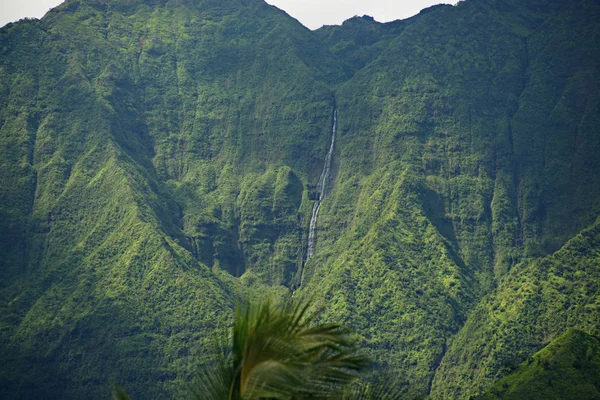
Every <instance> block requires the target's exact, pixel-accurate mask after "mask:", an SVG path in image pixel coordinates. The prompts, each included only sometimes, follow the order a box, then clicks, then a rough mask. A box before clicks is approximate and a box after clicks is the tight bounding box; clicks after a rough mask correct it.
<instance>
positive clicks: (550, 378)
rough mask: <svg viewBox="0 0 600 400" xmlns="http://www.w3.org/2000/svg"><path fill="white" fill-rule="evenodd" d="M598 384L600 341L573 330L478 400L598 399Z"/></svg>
mask: <svg viewBox="0 0 600 400" xmlns="http://www.w3.org/2000/svg"><path fill="white" fill-rule="evenodd" d="M599 382H600V340H598V338H596V337H593V336H590V335H588V334H586V333H584V332H582V331H579V330H576V329H570V330H568V331H567V332H566V333H565V334H564V335H562V336H560V337H559V338H557V339H555V340H553V341H552V342H551V343H550V344H549V345H548V346H546V347H544V348H543V349H542V350H540V351H539V352H537V353H536V354H535V355H534V356H533V357H531V358H529V359H528V360H527V361H526V362H524V363H523V364H521V365H520V366H519V368H518V369H517V370H516V371H514V372H512V373H510V374H509V375H507V376H506V377H504V378H503V379H501V380H500V381H499V382H497V383H495V384H494V385H493V386H492V387H491V388H490V389H489V390H488V391H487V392H486V393H485V394H484V395H483V396H481V397H478V399H482V400H484V399H490V400H491V399H542V398H543V399H549V400H550V399H568V398H571V399H597V398H600V386H599Z"/></svg>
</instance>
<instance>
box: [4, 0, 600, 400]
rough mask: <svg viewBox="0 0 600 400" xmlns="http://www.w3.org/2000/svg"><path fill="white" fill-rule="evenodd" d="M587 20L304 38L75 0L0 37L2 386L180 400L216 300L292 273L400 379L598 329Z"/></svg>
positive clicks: (512, 16)
mask: <svg viewBox="0 0 600 400" xmlns="http://www.w3.org/2000/svg"><path fill="white" fill-rule="evenodd" d="M599 15H600V5H599V4H598V3H597V2H594V1H590V0H577V1H567V0H535V1H526V0H503V1H497V0H465V1H461V2H459V3H458V4H457V5H456V6H450V5H440V6H435V7H432V8H430V9H427V10H424V11H423V12H421V13H420V14H419V15H417V16H415V17H413V18H410V19H408V20H405V21H396V22H392V23H388V24H380V23H377V22H375V21H373V20H372V19H371V18H369V17H356V18H353V19H351V20H349V21H347V22H345V23H344V24H343V25H342V26H339V27H324V28H322V29H320V30H317V31H314V32H311V31H309V30H308V29H306V28H304V27H303V26H301V25H300V24H299V23H298V22H297V21H295V20H293V19H292V18H290V17H289V16H287V15H286V14H285V13H283V12H281V11H280V10H278V9H276V8H275V7H272V6H269V5H267V4H266V3H264V2H263V1H262V0H127V1H125V0H67V1H66V2H65V3H64V4H62V5H61V6H60V7H58V8H56V9H54V10H52V11H51V12H49V13H48V14H47V15H46V16H45V17H44V18H43V19H42V20H39V21H37V20H27V21H21V22H19V23H15V24H9V25H8V26H6V27H4V28H2V29H0V351H1V352H2V354H3V357H2V359H1V360H0V397H2V398H48V399H53V398H57V399H58V398H60V399H64V398H88V397H91V398H102V397H106V396H107V395H108V391H109V389H108V385H107V382H108V381H109V380H111V379H113V380H115V381H117V382H119V384H121V385H123V386H124V387H126V388H127V390H128V392H129V394H131V396H132V398H140V399H141V398H172V397H180V396H182V395H183V393H182V392H181V391H182V390H184V389H182V388H185V387H186V385H185V383H186V382H190V381H191V380H192V379H193V377H194V376H195V373H196V372H197V371H198V369H201V368H202V367H203V366H206V365H208V364H210V363H211V360H212V359H213V356H214V354H213V353H212V351H211V350H210V349H211V348H212V338H214V337H215V336H218V335H219V333H220V332H219V329H220V327H222V326H227V325H228V324H231V323H232V317H233V310H234V307H235V293H244V294H245V295H247V296H249V297H252V296H254V295H255V294H256V293H261V294H262V293H263V292H267V291H268V292H274V293H279V294H284V293H287V292H289V291H290V290H291V289H292V288H297V287H298V285H299V284H300V274H301V271H302V270H303V271H304V279H303V286H302V287H301V288H300V289H298V291H297V294H296V295H306V296H310V295H312V296H314V298H315V299H316V300H317V303H321V304H325V305H326V307H325V308H324V311H323V313H322V314H321V315H320V316H319V317H318V320H317V321H315V322H318V323H328V322H331V321H336V322H340V323H342V324H343V325H345V326H348V327H350V328H351V329H353V330H354V331H356V333H357V334H358V340H359V341H360V343H361V345H362V346H363V347H364V348H366V349H368V352H369V354H370V356H371V357H372V358H373V359H374V360H375V362H376V368H379V369H380V370H382V371H383V370H386V371H388V373H389V374H391V375H392V376H394V377H401V378H402V379H401V382H400V383H402V385H401V386H402V388H403V390H404V394H406V395H407V396H417V395H423V394H429V395H431V397H433V398H467V397H469V396H472V395H477V394H479V393H482V392H483V391H485V390H486V389H487V388H489V387H490V385H492V384H493V383H494V382H495V381H496V380H498V379H500V378H502V377H503V376H504V375H506V374H507V373H509V372H511V371H512V370H513V369H514V368H515V367H516V366H518V365H519V364H520V363H521V362H523V361H526V360H527V359H528V357H530V356H531V355H532V354H533V353H535V352H536V351H538V350H540V349H541V348H542V347H543V346H545V345H547V344H548V343H549V342H550V341H551V340H553V339H554V338H556V337H558V336H559V335H561V334H562V333H563V332H564V331H565V330H566V329H568V328H578V329H581V330H583V331H585V332H587V333H588V334H592V335H599V334H600V327H599V326H598V318H597V315H598V304H600V294H599V288H598V282H599V277H598V274H599V268H600V262H599V254H598V252H599V251H600V245H599V243H598V240H599V239H598V237H599V236H598V233H597V232H598V229H599V227H598V222H597V221H596V220H597V218H598V216H599V215H600V175H599V174H598V171H600V157H598V155H599V154H600V135H598V131H599V129H600V117H599V116H600V95H599V94H600V81H599V80H598V76H600V61H599V60H600V54H599V52H600V49H599V47H598V46H597V43H598V42H600V39H599V38H598V32H600V22H599V21H600V18H599ZM335 108H336V109H337V113H338V114H337V115H338V137H337V140H336V146H335V152H334V158H333V162H334V174H333V175H334V176H333V179H332V181H331V182H330V184H329V190H328V193H327V197H326V198H325V199H324V200H323V202H322V205H321V210H320V214H319V220H318V233H317V251H316V253H315V255H314V257H312V258H311V259H310V260H309V261H307V262H306V263H304V254H305V250H306V249H305V247H306V236H307V228H308V224H309V219H310V214H311V209H312V205H313V202H314V200H315V185H316V183H317V180H318V178H319V174H320V173H321V168H322V166H323V159H324V157H325V154H326V152H327V149H328V146H329V143H330V140H331V128H332V117H333V110H334V109H335Z"/></svg>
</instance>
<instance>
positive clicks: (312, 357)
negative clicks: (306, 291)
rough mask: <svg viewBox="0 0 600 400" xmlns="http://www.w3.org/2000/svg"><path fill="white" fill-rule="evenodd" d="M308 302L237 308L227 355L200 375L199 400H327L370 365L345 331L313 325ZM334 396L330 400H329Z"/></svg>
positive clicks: (196, 392) (339, 327)
mask: <svg viewBox="0 0 600 400" xmlns="http://www.w3.org/2000/svg"><path fill="white" fill-rule="evenodd" d="M309 307H310V303H309V302H307V303H305V304H301V303H299V302H293V301H291V300H290V301H286V302H284V303H283V304H279V305H276V304H274V303H273V301H272V300H271V299H267V300H265V301H264V302H262V303H257V304H252V303H246V304H240V303H238V306H237V307H236V311H235V320H234V325H233V329H232V330H233V332H232V344H231V350H230V353H229V354H228V355H226V356H224V357H222V359H221V360H219V361H218V362H217V363H216V366H215V368H213V369H210V370H206V371H204V372H203V373H201V374H200V377H199V380H198V382H197V384H195V385H194V386H193V388H192V392H193V395H194V397H195V398H197V399H203V400H225V399H227V400H249V399H289V400H296V399H327V398H329V399H331V398H334V397H335V398H341V396H342V391H343V389H344V387H345V386H346V385H347V384H349V383H351V382H353V381H355V380H356V379H357V378H358V375H357V373H358V372H359V371H361V370H362V369H364V368H365V366H366V365H367V364H368V359H367V357H366V356H364V355H362V354H360V353H359V352H358V349H357V346H356V344H355V341H354V340H353V339H352V337H351V335H350V332H349V330H348V329H347V328H345V327H343V326H342V325H339V324H315V318H316V316H317V314H318V313H317V312H309ZM332 396H334V397H332Z"/></svg>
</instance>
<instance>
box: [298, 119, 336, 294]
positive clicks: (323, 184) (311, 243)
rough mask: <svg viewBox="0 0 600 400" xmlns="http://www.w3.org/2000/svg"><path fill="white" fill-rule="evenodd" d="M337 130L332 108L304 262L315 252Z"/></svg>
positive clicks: (301, 279) (302, 276) (301, 278)
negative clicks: (328, 140)
mask: <svg viewBox="0 0 600 400" xmlns="http://www.w3.org/2000/svg"><path fill="white" fill-rule="evenodd" d="M336 130H337V109H334V110H333V128H332V132H331V144H330V145H329V151H328V152H327V155H326V156H325V163H324V165H323V172H321V177H320V178H319V182H318V183H317V196H318V197H317V200H316V201H315V203H314V204H313V208H312V214H311V216H310V224H309V225H308V247H307V250H306V259H305V260H304V262H306V261H308V259H309V258H311V257H312V256H313V254H315V247H316V243H317V219H318V218H319V210H320V209H321V201H323V198H324V197H325V194H326V190H327V183H328V182H329V180H330V179H331V161H332V158H333V148H334V146H335V133H336ZM304 262H303V263H302V271H301V273H300V287H301V286H302V282H303V281H304Z"/></svg>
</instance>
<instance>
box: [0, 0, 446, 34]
mask: <svg viewBox="0 0 600 400" xmlns="http://www.w3.org/2000/svg"><path fill="white" fill-rule="evenodd" d="M62 2H63V1H62V0H0V26H4V25H6V24H7V23H9V22H14V21H18V20H19V19H21V18H25V17H30V18H31V17H33V18H41V17H43V16H44V14H46V12H48V10H49V9H50V8H52V7H56V6H57V5H59V4H60V3H62ZM443 2H444V0H411V1H405V0H267V3H269V4H273V5H274V6H277V7H279V8H281V9H282V10H285V11H286V12H287V13H288V14H289V15H291V16H292V17H294V18H296V19H297V20H298V21H300V22H301V23H302V24H304V25H305V26H307V27H309V28H310V29H317V28H319V27H321V26H323V25H339V24H341V23H342V22H343V21H345V20H347V19H348V18H351V17H353V16H355V15H359V16H362V15H365V14H366V15H370V16H372V17H374V18H375V20H377V21H379V22H388V21H393V20H395V19H404V18H408V17H411V16H413V15H415V14H417V13H418V12H419V11H420V10H422V9H423V8H425V7H429V6H431V5H434V4H438V3H443Z"/></svg>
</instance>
